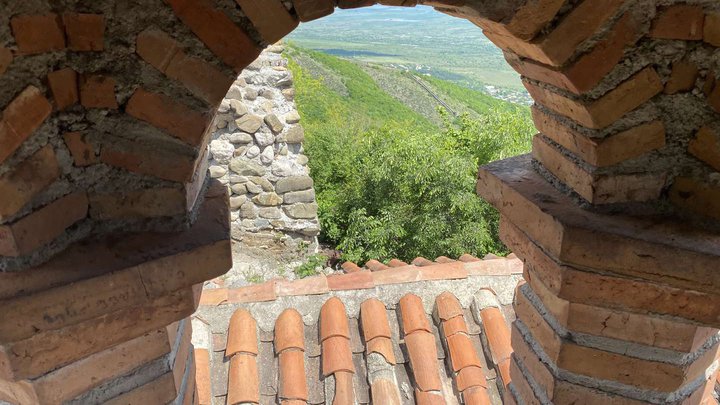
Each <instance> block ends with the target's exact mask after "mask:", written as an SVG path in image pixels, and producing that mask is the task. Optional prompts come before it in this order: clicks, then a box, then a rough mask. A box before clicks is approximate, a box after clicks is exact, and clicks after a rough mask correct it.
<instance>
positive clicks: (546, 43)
mask: <svg viewBox="0 0 720 405" xmlns="http://www.w3.org/2000/svg"><path fill="white" fill-rule="evenodd" d="M622 4H623V1H622V0H609V1H604V2H583V3H580V5H578V6H576V7H575V8H574V9H573V10H572V11H571V12H570V13H569V14H568V15H567V16H565V18H563V19H562V20H561V21H560V24H559V25H558V26H557V28H555V29H554V30H553V31H552V32H550V33H549V34H547V35H546V36H545V37H543V38H541V39H539V40H535V41H532V42H526V41H523V40H521V39H518V38H516V37H514V36H512V35H507V34H506V33H503V32H493V28H492V27H483V28H485V31H486V32H485V35H486V36H487V37H488V39H490V40H491V41H492V42H494V43H495V44H496V45H497V46H499V47H500V48H503V49H509V50H511V51H513V52H514V53H516V54H518V55H520V56H524V57H526V58H530V59H533V60H536V61H538V62H540V63H544V64H546V65H551V66H562V65H563V64H565V62H567V61H568V60H569V59H570V57H572V56H573V55H574V54H575V52H576V51H577V49H578V46H579V45H580V44H582V43H583V42H585V41H586V40H587V39H588V38H590V37H592V36H593V35H595V33H596V32H597V31H598V29H599V28H600V27H601V26H602V25H603V24H604V23H605V22H606V21H607V20H608V19H609V18H611V17H612V16H613V15H615V13H616V12H617V10H618V9H619V7H620V6H622ZM588 16H592V18H589V17H588Z"/></svg>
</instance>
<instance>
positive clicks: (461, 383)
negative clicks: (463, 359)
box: [455, 367, 487, 392]
mask: <svg viewBox="0 0 720 405" xmlns="http://www.w3.org/2000/svg"><path fill="white" fill-rule="evenodd" d="M455 384H456V385H457V389H458V391H460V392H463V391H465V390H466V389H468V388H472V387H485V388H487V377H485V372H484V371H483V369H482V368H481V367H465V368H463V369H462V370H460V372H459V373H457V375H456V376H455Z"/></svg>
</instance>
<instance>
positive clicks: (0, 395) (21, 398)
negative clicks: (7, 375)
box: [0, 380, 40, 404]
mask: <svg viewBox="0 0 720 405" xmlns="http://www.w3.org/2000/svg"><path fill="white" fill-rule="evenodd" d="M0 401H6V402H9V403H11V404H39V403H40V401H39V400H38V397H37V394H35V389H34V388H33V387H32V385H31V384H30V382H28V381H19V382H13V381H6V380H0Z"/></svg>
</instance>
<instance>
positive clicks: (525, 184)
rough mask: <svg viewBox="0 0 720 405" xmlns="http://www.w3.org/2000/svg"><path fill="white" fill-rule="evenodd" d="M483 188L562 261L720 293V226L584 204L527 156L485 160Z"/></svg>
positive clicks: (480, 178) (480, 183) (480, 185)
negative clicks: (717, 267)
mask: <svg viewBox="0 0 720 405" xmlns="http://www.w3.org/2000/svg"><path fill="white" fill-rule="evenodd" d="M477 192H478V194H479V195H481V196H483V198H485V199H486V200H488V201H489V202H491V203H492V204H493V205H496V206H499V207H502V214H503V215H505V216H507V217H508V218H509V219H510V220H511V221H512V223H513V224H515V225H516V226H518V228H520V229H521V230H522V231H523V232H525V233H526V234H527V235H528V236H529V237H531V238H532V239H533V240H534V241H536V243H537V244H538V245H540V246H543V248H544V249H545V250H546V251H547V252H548V254H550V255H551V256H553V257H554V258H556V259H557V260H558V261H560V262H563V263H566V264H568V265H572V266H574V267H577V268H592V269H596V270H598V271H602V270H607V271H610V272H613V273H616V274H621V275H628V276H631V277H640V278H643V279H646V280H651V281H658V282H661V283H663V284H667V285H670V286H675V287H678V288H687V289H691V290H696V291H706V292H710V293H715V292H717V286H718V285H720V274H717V272H714V271H712V270H711V269H714V263H717V260H718V251H717V248H716V247H717V244H718V243H720V239H718V235H717V234H715V233H712V232H709V231H706V230H702V229H693V230H689V229H688V228H687V224H686V223H683V222H681V221H677V220H673V219H668V220H667V221H663V222H658V221H657V220H651V219H649V218H647V217H642V216H629V215H622V214H617V213H614V214H604V213H599V212H594V211H591V210H585V209H582V208H580V207H578V206H577V203H576V202H574V201H573V200H572V199H571V197H569V196H567V195H565V194H562V193H560V192H559V191H558V190H557V189H555V188H554V187H553V186H552V185H550V184H549V183H548V182H547V181H546V180H545V179H543V178H542V177H541V176H540V175H539V174H538V173H536V172H535V171H534V169H532V163H531V159H530V158H529V157H528V156H519V157H515V158H510V159H506V160H505V161H503V162H497V163H491V164H489V165H486V166H484V167H483V168H481V169H480V172H479V174H478V186H477ZM668 235H673V237H672V238H671V239H669V238H668ZM588 246H592V247H593V249H588V248H587V247H588Z"/></svg>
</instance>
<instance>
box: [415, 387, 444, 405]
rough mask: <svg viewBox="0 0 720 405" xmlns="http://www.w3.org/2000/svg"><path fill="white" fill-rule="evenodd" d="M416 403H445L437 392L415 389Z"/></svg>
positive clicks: (426, 404) (428, 404) (440, 404)
mask: <svg viewBox="0 0 720 405" xmlns="http://www.w3.org/2000/svg"><path fill="white" fill-rule="evenodd" d="M415 404H416V405H445V404H446V402H445V398H443V396H442V395H441V394H440V393H439V392H422V391H420V390H418V389H416V390H415Z"/></svg>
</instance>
